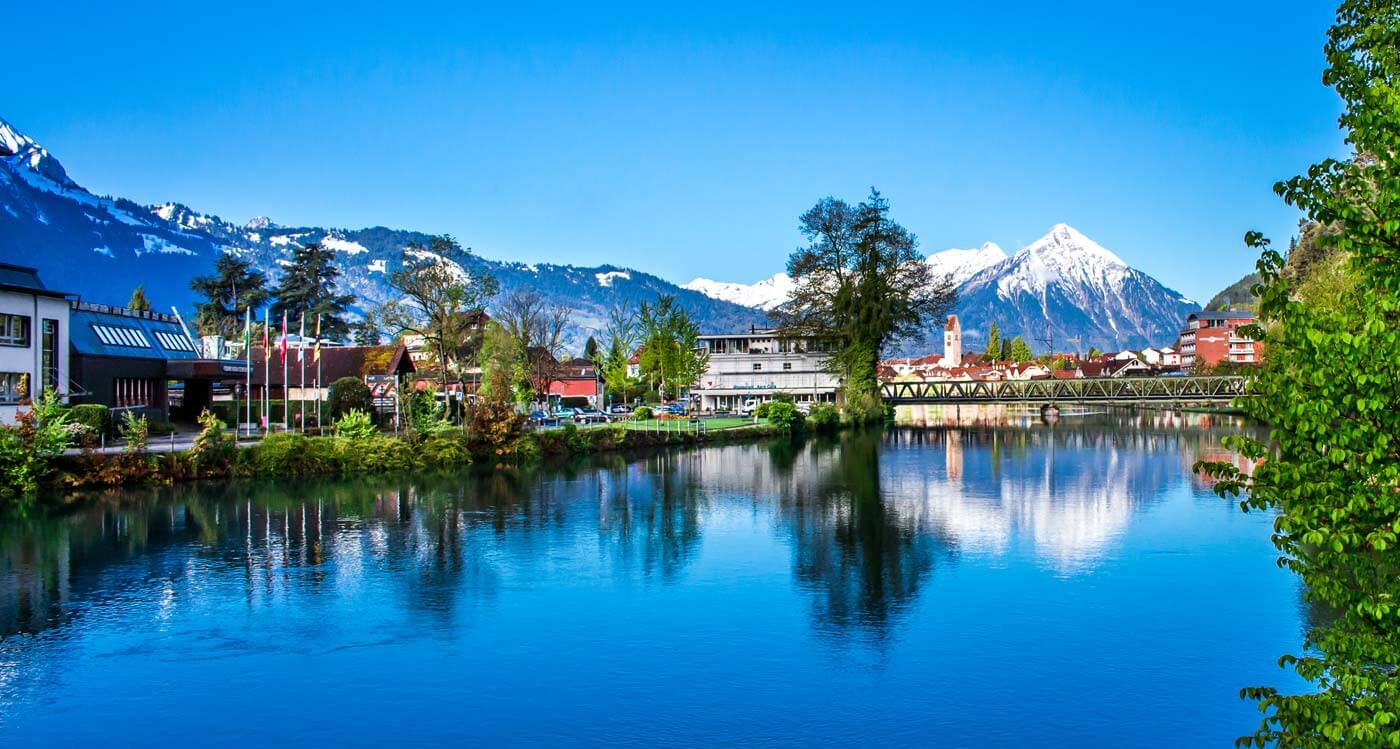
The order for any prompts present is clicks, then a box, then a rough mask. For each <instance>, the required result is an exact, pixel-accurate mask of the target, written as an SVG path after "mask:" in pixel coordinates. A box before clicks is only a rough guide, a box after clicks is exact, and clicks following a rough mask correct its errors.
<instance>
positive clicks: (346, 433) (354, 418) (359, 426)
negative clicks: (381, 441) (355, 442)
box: [335, 408, 379, 439]
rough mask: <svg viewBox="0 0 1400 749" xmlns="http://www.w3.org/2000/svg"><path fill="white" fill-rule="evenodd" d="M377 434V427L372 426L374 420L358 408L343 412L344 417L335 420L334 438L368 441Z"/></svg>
mask: <svg viewBox="0 0 1400 749" xmlns="http://www.w3.org/2000/svg"><path fill="white" fill-rule="evenodd" d="M378 434H379V427H376V426H375V425H374V419H372V418H370V415H369V414H368V413H365V412H364V411H361V410H360V409H358V408H352V409H350V410H349V411H346V412H345V415H344V416H342V417H340V418H339V419H336V422H335V436H337V437H344V438H346V439H369V438H370V437H374V436H377V435H378Z"/></svg>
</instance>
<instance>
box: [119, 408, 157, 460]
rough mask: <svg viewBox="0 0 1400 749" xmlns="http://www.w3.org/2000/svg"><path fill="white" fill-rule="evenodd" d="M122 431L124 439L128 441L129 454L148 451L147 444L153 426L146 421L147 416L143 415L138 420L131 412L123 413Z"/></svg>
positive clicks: (127, 449)
mask: <svg viewBox="0 0 1400 749" xmlns="http://www.w3.org/2000/svg"><path fill="white" fill-rule="evenodd" d="M120 431H121V435H122V439H124V440H126V451H127V452H128V453H132V454H135V453H143V452H145V451H146V442H147V441H148V440H149V439H150V437H151V424H150V422H148V421H146V415H145V414H141V416H140V417H139V418H138V417H137V416H136V414H134V413H133V412H131V411H123V412H122V424H121V427H120Z"/></svg>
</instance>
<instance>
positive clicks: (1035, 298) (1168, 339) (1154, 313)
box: [687, 224, 1199, 351]
mask: <svg viewBox="0 0 1400 749" xmlns="http://www.w3.org/2000/svg"><path fill="white" fill-rule="evenodd" d="M926 262H927V263H928V264H929V265H930V266H931V267H932V268H933V269H934V272H935V273H937V274H939V275H940V276H946V277H948V278H950V279H951V280H952V281H953V283H954V284H955V285H956V287H957V291H958V301H957V305H956V308H955V310H954V311H955V312H956V313H957V314H958V316H959V318H960V321H961V323H962V328H963V332H964V336H965V337H966V338H967V340H968V341H969V343H971V344H972V345H973V346H974V347H975V346H976V342H978V341H981V342H983V343H985V341H986V335H987V330H988V329H989V327H990V325H991V324H992V323H993V322H995V323H996V324H997V327H998V328H999V329H1000V330H1001V333H1002V335H1003V336H1017V335H1019V336H1022V337H1023V338H1025V339H1026V341H1027V342H1028V343H1030V344H1031V346H1032V348H1034V349H1036V350H1040V351H1044V350H1047V349H1048V348H1050V345H1051V341H1053V344H1054V347H1055V349H1056V350H1059V351H1068V350H1079V351H1084V350H1087V349H1088V348H1089V347H1090V346H1094V347H1097V348H1100V349H1104V350H1111V349H1121V348H1142V347H1146V346H1161V345H1175V342H1176V336H1177V333H1178V332H1179V331H1180V328H1181V324H1182V322H1183V321H1184V318H1185V316H1186V315H1187V314H1188V313H1190V312H1194V311H1196V310H1197V309H1199V307H1198V306H1197V305H1196V303H1195V302H1193V301H1191V300H1190V299H1186V298H1185V297H1183V296H1182V295H1181V294H1179V293H1178V292H1176V291H1173V290H1172V289H1169V288H1167V287H1166V286H1163V285H1162V284H1161V283H1159V282H1158V281H1157V280H1156V279H1154V278H1152V277H1151V276H1149V275H1147V274H1146V273H1143V272H1142V271H1139V270H1136V269H1134V268H1132V267H1130V266H1129V265H1128V264H1127V263H1125V262H1123V260H1122V258H1120V257H1118V256H1117V255H1115V254H1114V253H1112V252H1110V251H1109V250H1107V249H1105V248H1104V247H1103V246H1102V245H1099V244H1098V243H1097V242H1094V241H1093V240H1091V239H1089V238H1088V237H1086V236H1084V235H1083V234H1082V233H1080V232H1079V231H1078V230H1077V229H1075V228H1074V227H1072V226H1069V225H1068V224H1056V225H1055V226H1052V227H1051V228H1050V230H1049V232H1047V233H1046V234H1045V236H1043V237H1041V238H1040V239H1038V240H1036V241H1035V242H1032V243H1031V244H1029V245H1027V246H1025V247H1023V248H1022V249H1021V250H1019V251H1018V252H1017V253H1016V254H1015V255H1012V256H1010V257H1008V256H1007V255H1006V253H1005V252H1004V251H1002V249H1001V248H1000V247H998V246H997V245H996V244H993V243H991V242H988V243H986V244H984V245H982V246H981V247H980V248H976V249H966V250H963V249H952V250H944V251H942V252H937V253H934V254H932V255H930V256H929V257H928V258H927V260H926ZM780 276H781V278H782V279H785V282H786V284H787V287H788V288H789V289H790V288H791V286H792V283H793V282H792V280H791V279H790V278H788V277H787V275H786V274H779V275H778V276H774V277H773V278H771V279H768V280H767V281H762V282H759V283H758V284H753V285H752V286H745V285H743V284H724V283H722V282H719V281H710V280H708V279H697V280H696V281H692V282H691V283H690V284H687V285H688V286H690V288H695V289H699V290H704V291H706V293H714V292H712V290H714V289H721V290H722V293H723V294H724V298H726V299H729V300H730V301H739V302H740V303H749V301H748V300H751V299H757V298H762V299H763V300H764V302H763V305H762V306H763V308H764V309H773V308H774V307H777V306H778V305H780V304H782V303H783V302H784V301H786V298H787V297H786V296H784V297H783V298H773V294H772V291H773V290H774V289H776V288H777V287H778V285H777V284H774V283H771V282H773V281H774V280H775V279H778V278H779V277H780ZM701 281H703V282H704V283H703V284H701V283H700V282H701ZM765 284H768V287H767V288H765V289H762V290H760V289H758V288H757V287H761V286H763V285H765ZM789 293H790V292H789ZM755 306H758V305H755ZM935 337H936V336H935ZM930 344H933V345H936V344H937V341H931V342H929V343H926V344H923V345H920V344H907V345H906V348H908V349H909V350H911V351H913V350H920V349H922V348H927V346H928V345H930Z"/></svg>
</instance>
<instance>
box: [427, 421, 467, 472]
mask: <svg viewBox="0 0 1400 749" xmlns="http://www.w3.org/2000/svg"><path fill="white" fill-rule="evenodd" d="M471 454H472V451H471V444H470V442H469V441H468V440H467V435H466V434H465V433H463V432H462V431H461V430H458V429H453V430H442V431H439V432H435V433H434V434H432V435H431V436H429V437H427V438H426V439H424V440H423V441H422V442H420V443H419V444H418V462H419V463H420V464H421V465H422V466H423V467H424V468H455V467H457V466H461V465H465V464H467V463H470V462H471Z"/></svg>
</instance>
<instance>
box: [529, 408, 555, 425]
mask: <svg viewBox="0 0 1400 749" xmlns="http://www.w3.org/2000/svg"><path fill="white" fill-rule="evenodd" d="M552 418H553V417H551V416H550V415H549V414H547V413H545V412H544V411H531V412H530V421H532V422H534V423H536V424H543V423H544V422H546V421H550V420H551V419H552Z"/></svg>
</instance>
